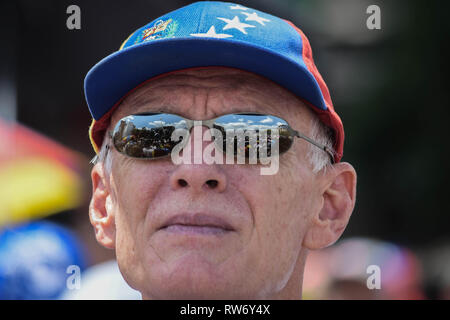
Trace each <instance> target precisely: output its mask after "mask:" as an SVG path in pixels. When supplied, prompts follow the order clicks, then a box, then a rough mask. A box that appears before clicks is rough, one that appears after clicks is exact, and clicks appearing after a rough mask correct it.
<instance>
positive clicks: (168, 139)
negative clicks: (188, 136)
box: [113, 113, 187, 159]
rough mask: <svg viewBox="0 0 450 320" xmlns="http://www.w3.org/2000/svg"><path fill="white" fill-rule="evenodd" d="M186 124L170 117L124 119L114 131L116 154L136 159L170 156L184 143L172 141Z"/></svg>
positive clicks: (155, 115) (142, 115)
mask: <svg viewBox="0 0 450 320" xmlns="http://www.w3.org/2000/svg"><path fill="white" fill-rule="evenodd" d="M186 128H187V124H186V120H184V119H183V118H181V117H179V116H177V115H171V114H163V113H147V114H138V115H130V116H127V117H125V118H123V119H121V120H120V121H119V122H118V123H117V125H116V127H115V128H114V131H113V143H114V146H115V147H116V149H117V151H119V152H121V153H123V154H125V155H127V156H130V157H133V158H146V159H152V158H159V157H164V156H167V155H169V154H170V152H171V151H172V149H173V148H174V146H175V145H177V144H178V143H179V142H181V139H178V140H176V141H172V133H173V132H174V131H175V130H176V129H186Z"/></svg>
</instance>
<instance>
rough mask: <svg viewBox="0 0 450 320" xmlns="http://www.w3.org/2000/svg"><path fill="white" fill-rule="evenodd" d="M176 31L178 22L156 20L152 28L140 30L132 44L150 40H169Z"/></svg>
mask: <svg viewBox="0 0 450 320" xmlns="http://www.w3.org/2000/svg"><path fill="white" fill-rule="evenodd" d="M177 29H178V22H176V21H175V20H172V19H168V20H165V21H164V20H158V21H156V22H155V24H154V25H153V26H152V27H150V28H147V29H144V30H142V31H141V32H140V33H139V35H138V36H137V37H136V40H135V41H134V43H135V44H136V43H141V42H145V41H150V40H157V39H163V38H171V37H173V36H174V34H175V32H176V31H177Z"/></svg>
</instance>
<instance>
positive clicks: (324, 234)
mask: <svg viewBox="0 0 450 320" xmlns="http://www.w3.org/2000/svg"><path fill="white" fill-rule="evenodd" d="M320 174H322V176H320V178H319V180H320V181H321V185H323V188H322V189H321V192H322V205H321V207H320V208H319V210H318V211H317V212H316V213H315V215H314V216H313V217H312V219H311V221H310V226H309V229H308V230H307V232H306V235H305V238H304V239H303V246H304V247H306V248H308V249H312V250H313V249H320V248H324V247H327V246H329V245H332V244H333V243H335V242H336V241H337V240H338V239H339V237H340V236H341V235H342V233H343V232H344V230H345V227H346V226H347V224H348V221H349V219H350V216H351V214H352V211H353V208H354V207H355V199H356V172H355V169H354V168H353V167H352V166H351V165H350V164H349V163H346V162H343V163H337V164H335V165H333V167H332V168H327V169H326V171H325V172H324V173H320Z"/></svg>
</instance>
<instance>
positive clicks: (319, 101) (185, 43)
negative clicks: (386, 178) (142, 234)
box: [85, 1, 344, 162]
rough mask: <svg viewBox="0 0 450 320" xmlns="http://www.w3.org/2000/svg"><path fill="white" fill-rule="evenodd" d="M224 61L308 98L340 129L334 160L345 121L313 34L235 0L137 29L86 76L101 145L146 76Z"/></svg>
mask: <svg viewBox="0 0 450 320" xmlns="http://www.w3.org/2000/svg"><path fill="white" fill-rule="evenodd" d="M207 66H223V67H231V68H238V69H241V70H245V71H249V72H253V73H256V74H259V75H261V76H264V77H266V78H268V79H270V80H272V81H274V82H275V83H278V84H279V85H281V86H282V87H284V88H286V89H288V90H290V91H291V92H293V93H294V94H296V95H297V96H298V97H300V98H301V99H303V101H305V102H306V103H307V104H308V105H309V106H310V107H311V108H312V109H313V111H315V112H316V113H317V115H318V116H319V118H320V120H321V121H322V122H323V123H324V124H325V125H327V126H328V127H330V128H331V129H333V131H334V141H335V143H334V149H335V151H336V155H335V160H336V162H339V161H340V159H341V157H342V153H343V144H344V129H343V125H342V122H341V119H340V118H339V116H338V115H337V114H336V113H335V111H334V107H333V104H332V101H331V98H330V94H329V91H328V88H327V86H326V84H325V82H324V80H323V79H322V77H321V75H320V74H319V72H318V70H317V68H316V66H315V64H314V60H313V57H312V51H311V47H310V45H309V41H308V39H307V38H306V36H305V35H304V34H303V32H302V31H301V30H300V29H299V28H297V27H296V26H295V25H294V24H293V23H291V22H290V21H287V20H283V19H280V18H278V17H275V16H273V15H270V14H267V13H264V12H261V11H258V10H254V9H251V8H247V7H244V6H242V5H237V4H234V3H229V2H209V1H201V2H195V3H192V4H190V5H188V6H185V7H182V8H180V9H178V10H175V11H172V12H170V13H168V14H166V15H163V16H161V17H159V18H157V19H155V20H153V21H152V22H150V23H148V24H146V25H145V26H143V27H141V28H139V29H138V30H136V31H135V32H133V33H132V34H131V35H130V36H129V37H128V38H127V39H126V40H125V42H124V43H123V44H122V46H121V47H120V49H119V50H118V51H117V52H115V53H113V54H111V55H109V56H108V57H106V58H104V59H103V60H101V61H100V62H99V63H97V64H96V65H95V66H94V67H93V68H92V69H91V70H90V71H89V72H88V74H87V76H86V79H85V95H86V100H87V103H88V106H89V110H90V112H91V114H92V117H93V122H92V125H91V128H90V138H91V142H92V145H93V146H94V149H95V151H96V152H98V149H99V147H100V146H101V143H102V141H103V137H104V134H105V130H106V128H107V127H108V125H109V119H110V116H111V114H112V112H113V111H114V109H115V108H116V107H117V106H118V105H119V104H120V102H121V101H122V100H123V99H124V98H125V97H126V96H127V94H129V93H130V92H131V91H132V90H133V89H135V88H136V87H138V86H139V85H141V84H142V83H144V82H146V81H148V80H150V79H152V78H155V77H156V76H159V75H163V74H166V73H169V72H174V71H177V70H183V69H188V68H195V67H207Z"/></svg>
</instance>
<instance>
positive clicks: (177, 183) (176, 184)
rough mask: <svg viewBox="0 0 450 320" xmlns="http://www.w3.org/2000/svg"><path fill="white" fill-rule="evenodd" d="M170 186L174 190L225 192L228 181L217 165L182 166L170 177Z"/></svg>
mask: <svg viewBox="0 0 450 320" xmlns="http://www.w3.org/2000/svg"><path fill="white" fill-rule="evenodd" d="M170 186H171V188H172V189H173V190H179V189H182V188H188V189H191V190H192V191H193V192H202V191H207V190H214V191H216V192H223V191H224V190H225V189H226V186H227V179H226V176H225V173H223V172H222V171H221V170H220V169H219V168H218V165H217V164H211V165H208V164H204V163H203V164H180V165H178V167H177V169H176V170H175V171H174V172H173V173H172V175H171V177H170Z"/></svg>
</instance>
